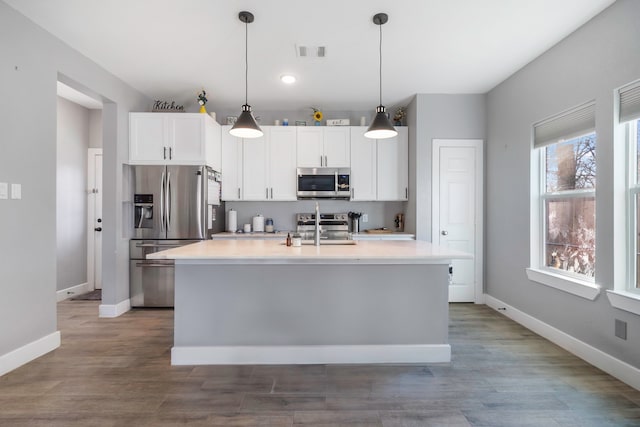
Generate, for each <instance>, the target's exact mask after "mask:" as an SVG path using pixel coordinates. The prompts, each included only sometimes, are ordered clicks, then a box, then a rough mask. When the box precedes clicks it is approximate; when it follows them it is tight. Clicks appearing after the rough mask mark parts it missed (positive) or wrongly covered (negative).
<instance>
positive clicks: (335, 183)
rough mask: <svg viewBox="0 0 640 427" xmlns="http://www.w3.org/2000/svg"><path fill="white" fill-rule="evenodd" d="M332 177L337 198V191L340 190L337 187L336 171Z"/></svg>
mask: <svg viewBox="0 0 640 427" xmlns="http://www.w3.org/2000/svg"><path fill="white" fill-rule="evenodd" d="M334 177H335V178H334V179H335V181H334V185H333V188H334V190H335V193H336V196H337V195H338V190H339V189H340V188H339V187H338V171H335V173H334Z"/></svg>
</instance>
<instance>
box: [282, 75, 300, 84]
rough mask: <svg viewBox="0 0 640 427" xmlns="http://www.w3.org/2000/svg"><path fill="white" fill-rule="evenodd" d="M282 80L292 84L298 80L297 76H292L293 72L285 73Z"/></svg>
mask: <svg viewBox="0 0 640 427" xmlns="http://www.w3.org/2000/svg"><path fill="white" fill-rule="evenodd" d="M280 80H282V83H286V84H288V85H290V84H292V83H295V82H296V77H295V76H292V75H291V74H284V75H282V76H280Z"/></svg>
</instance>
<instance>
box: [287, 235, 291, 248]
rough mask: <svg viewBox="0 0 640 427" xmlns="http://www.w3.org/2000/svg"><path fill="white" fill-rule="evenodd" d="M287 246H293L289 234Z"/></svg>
mask: <svg viewBox="0 0 640 427" xmlns="http://www.w3.org/2000/svg"><path fill="white" fill-rule="evenodd" d="M287 246H291V233H287Z"/></svg>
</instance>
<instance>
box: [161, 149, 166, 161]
mask: <svg viewBox="0 0 640 427" xmlns="http://www.w3.org/2000/svg"><path fill="white" fill-rule="evenodd" d="M162 158H163V159H164V160H167V147H164V148H163V151H162Z"/></svg>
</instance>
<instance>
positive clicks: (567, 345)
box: [485, 295, 640, 390]
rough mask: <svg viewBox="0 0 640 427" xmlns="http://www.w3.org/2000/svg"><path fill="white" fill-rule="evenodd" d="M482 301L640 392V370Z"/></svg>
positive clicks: (502, 306)
mask: <svg viewBox="0 0 640 427" xmlns="http://www.w3.org/2000/svg"><path fill="white" fill-rule="evenodd" d="M485 301H486V303H487V305H488V306H489V307H491V308H493V309H494V310H498V311H499V312H500V313H501V314H504V315H505V316H507V317H508V318H510V319H512V320H514V321H516V322H517V323H519V324H521V325H522V326H524V327H525V328H527V329H530V330H532V331H533V332H535V333H536V334H538V335H540V336H542V337H544V338H546V339H548V340H549V341H551V342H553V343H555V344H557V345H559V346H560V347H562V348H564V349H565V350H567V351H568V352H569V353H572V354H574V355H576V356H578V357H579V358H581V359H582V360H584V361H586V362H588V363H590V364H592V365H593V366H595V367H596V368H599V369H601V370H603V371H605V372H606V373H608V374H609V375H611V376H613V377H616V378H617V379H619V380H620V381H622V382H624V383H626V384H628V385H630V386H631V387H633V388H635V389H636V390H640V369H638V368H636V367H634V366H631V365H629V364H628V363H626V362H624V361H622V360H620V359H616V358H615V357H613V356H611V355H609V354H607V353H605V352H603V351H602V350H598V349H597V348H595V347H592V346H591V345H589V344H587V343H585V342H583V341H580V340H578V339H577V338H574V337H572V336H571V335H569V334H567V333H565V332H562V331H561V330H559V329H556V328H554V327H553V326H551V325H548V324H546V323H544V322H542V321H540V320H538V319H536V318H535V317H532V316H530V315H528V314H526V313H524V312H522V311H520V310H518V309H516V308H514V307H512V306H510V305H508V304H505V303H503V302H502V301H500V300H498V299H496V298H494V297H492V296H490V295H485Z"/></svg>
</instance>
